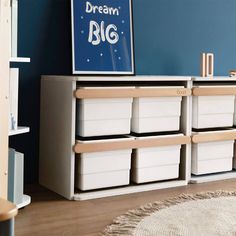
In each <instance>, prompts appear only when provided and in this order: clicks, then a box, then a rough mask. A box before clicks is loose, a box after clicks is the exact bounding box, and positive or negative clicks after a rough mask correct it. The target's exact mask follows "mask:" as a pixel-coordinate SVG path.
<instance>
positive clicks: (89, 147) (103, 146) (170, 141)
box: [74, 136, 191, 154]
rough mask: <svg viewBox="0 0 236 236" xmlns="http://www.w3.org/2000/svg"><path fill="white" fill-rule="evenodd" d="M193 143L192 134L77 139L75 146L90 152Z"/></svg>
mask: <svg viewBox="0 0 236 236" xmlns="http://www.w3.org/2000/svg"><path fill="white" fill-rule="evenodd" d="M189 143H191V137H190V136H180V137H168V138H153V139H145V140H127V141H124V140H122V141H111V142H96V143H82V142H80V141H77V143H76V144H75V146H74V152H75V153H77V154H79V153H89V152H102V151H112V150H120V149H134V148H147V147H159V146H172V145H180V144H189Z"/></svg>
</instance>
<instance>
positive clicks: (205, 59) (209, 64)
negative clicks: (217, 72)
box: [201, 53, 214, 77]
mask: <svg viewBox="0 0 236 236" xmlns="http://www.w3.org/2000/svg"><path fill="white" fill-rule="evenodd" d="M201 76H202V77H213V76H214V54H213V53H202V55H201Z"/></svg>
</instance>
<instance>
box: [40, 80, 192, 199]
mask: <svg viewBox="0 0 236 236" xmlns="http://www.w3.org/2000/svg"><path fill="white" fill-rule="evenodd" d="M190 80H191V78H190V77H181V76H179V77H178V76H132V77H129V76H127V77H76V76H43V77H42V80H41V117H40V122H41V124H40V160H39V166H40V168H39V181H40V184H41V185H43V186H45V187H47V188H49V189H51V190H53V191H55V192H57V193H58V194H60V195H62V196H64V197H65V198H67V199H71V200H73V199H74V200H86V199H93V198H100V197H107V196H115V195H121V194H128V193H136V192H141V191H149V190H155V189H162V188H170V187H177V186H184V185H187V184H188V181H189V178H190V166H191V161H190V158H191V156H190V155H191V143H190V142H191V139H190V135H191V110H190V109H191V96H189V95H191V87H190V86H191V83H190V82H191V81H190ZM147 82H148V83H150V86H159V85H160V84H161V85H162V86H165V87H166V86H167V85H169V86H171V85H172V86H180V85H181V86H184V88H181V89H177V90H176V89H173V88H172V89H166V88H163V89H129V88H125V87H130V86H132V87H133V86H135V85H137V84H140V83H147ZM121 84H122V86H124V89H121V88H120V87H121V86H120V85H121ZM95 85H96V86H99V87H103V86H104V85H105V86H109V87H111V86H114V90H113V89H112V93H107V90H106V93H105V95H104V93H103V92H102V89H101V88H99V89H89V90H88V91H87V90H86V91H85V90H83V88H81V87H88V86H95ZM116 86H118V87H119V88H118V89H116V88H115V87H116ZM77 87H80V88H81V89H79V90H78V89H77ZM127 96H128V97H140V96H145V97H151V96H183V101H182V109H181V133H183V134H184V136H181V137H178V138H176V137H175V138H174V137H168V138H162V139H158V138H154V139H151V140H150V139H149V140H148V141H147V140H142V141H141V140H132V141H130V140H129V141H128V140H127V141H120V142H117V141H114V142H113V141H110V142H109V144H108V143H101V142H99V145H97V144H96V143H92V142H89V144H88V143H86V144H85V143H84V144H82V143H80V142H79V140H77V141H76V138H75V135H76V129H75V128H76V99H77V98H101V97H102V98H104V97H109V98H110V97H127ZM76 97H77V98H76ZM171 144H183V145H182V147H183V148H182V151H181V166H180V178H179V179H177V180H169V181H164V182H154V183H147V184H140V185H134V184H131V185H128V186H125V187H116V188H110V189H105V190H93V191H88V192H79V191H78V190H75V187H74V186H75V184H74V181H75V158H76V153H83V152H94V151H104V150H115V149H121V148H136V147H150V146H163V145H171Z"/></svg>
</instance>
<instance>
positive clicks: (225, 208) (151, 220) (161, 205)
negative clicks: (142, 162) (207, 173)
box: [101, 191, 236, 236]
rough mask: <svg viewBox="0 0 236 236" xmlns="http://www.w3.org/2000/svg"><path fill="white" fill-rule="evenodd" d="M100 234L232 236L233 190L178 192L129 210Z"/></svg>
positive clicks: (235, 226) (235, 225) (235, 224)
mask: <svg viewBox="0 0 236 236" xmlns="http://www.w3.org/2000/svg"><path fill="white" fill-rule="evenodd" d="M101 235H102V236H111V235H112V236H116V235H117V236H118V235H125V236H129V235H134V236H154V235H155V236H157V235H158V236H177V235H178V236H236V192H225V191H217V192H206V193H199V194H196V195H181V196H179V197H176V198H172V199H169V200H165V201H159V202H155V203H150V204H147V205H145V206H142V207H140V208H138V209H135V210H131V211H129V212H127V213H126V214H124V215H122V216H119V217H118V218H116V219H115V220H114V221H113V223H112V224H111V225H109V226H107V227H106V229H105V230H104V232H103V233H102V234H101Z"/></svg>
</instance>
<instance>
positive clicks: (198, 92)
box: [192, 87, 236, 96]
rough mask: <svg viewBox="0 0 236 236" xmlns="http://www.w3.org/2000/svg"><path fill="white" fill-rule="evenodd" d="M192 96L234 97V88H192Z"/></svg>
mask: <svg viewBox="0 0 236 236" xmlns="http://www.w3.org/2000/svg"><path fill="white" fill-rule="evenodd" d="M192 94H193V96H215V95H218V96H220V95H221V96H222V95H236V87H228V88H226V87H217V88H213V87H212V88H193V92H192Z"/></svg>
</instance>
